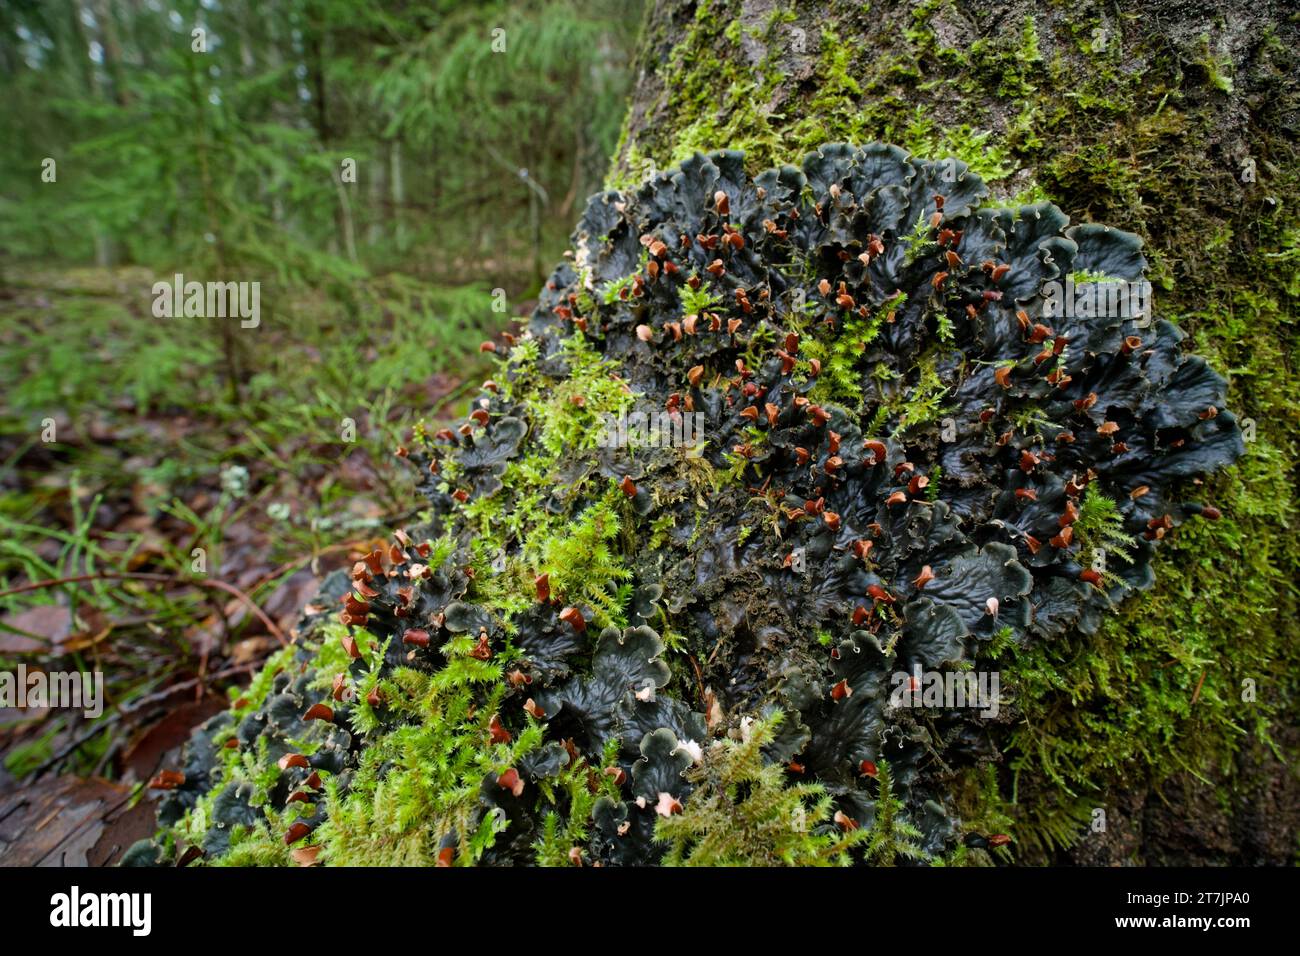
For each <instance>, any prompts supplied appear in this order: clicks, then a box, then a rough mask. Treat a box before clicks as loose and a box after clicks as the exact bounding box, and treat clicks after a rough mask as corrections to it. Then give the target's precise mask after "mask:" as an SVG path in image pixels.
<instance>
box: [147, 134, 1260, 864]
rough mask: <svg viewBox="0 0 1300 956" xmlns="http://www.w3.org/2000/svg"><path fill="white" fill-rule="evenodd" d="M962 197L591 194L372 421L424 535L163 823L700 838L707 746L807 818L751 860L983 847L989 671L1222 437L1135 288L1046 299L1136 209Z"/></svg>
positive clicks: (727, 185)
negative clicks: (566, 234) (966, 797)
mask: <svg viewBox="0 0 1300 956" xmlns="http://www.w3.org/2000/svg"><path fill="white" fill-rule="evenodd" d="M987 194H988V189H987V187H986V185H985V184H984V183H983V181H982V180H981V179H980V178H979V177H978V176H977V175H975V174H974V173H973V172H972V171H971V170H970V169H969V167H968V166H967V165H966V164H965V163H963V162H961V161H959V160H956V159H951V158H950V159H942V160H938V161H933V162H931V161H926V160H920V159H915V158H912V157H910V156H909V155H908V154H907V153H905V152H904V151H902V150H901V149H898V148H897V147H892V146H885V145H882V144H878V143H876V144H870V145H867V146H863V147H855V146H849V145H844V144H828V145H824V146H822V147H820V148H819V149H818V150H816V151H814V152H812V153H809V154H808V155H807V156H805V157H804V158H803V160H802V163H801V164H800V166H798V167H795V166H783V167H780V168H776V169H771V170H768V171H766V172H764V173H762V174H760V175H758V176H756V177H751V176H750V175H749V174H748V173H747V172H746V167H745V161H744V157H743V155H742V154H740V153H737V152H734V151H729V152H716V153H711V154H709V155H707V156H706V155H703V154H696V155H694V156H692V157H691V158H690V159H688V160H687V161H686V162H684V163H683V164H682V165H681V166H680V167H678V168H675V169H673V170H671V171H669V172H666V173H663V174H659V175H656V176H655V177H653V178H652V179H651V180H650V181H648V182H647V183H645V184H644V185H643V186H641V187H640V188H639V189H637V190H636V191H635V192H622V193H619V192H609V193H605V194H602V195H598V196H596V197H593V198H592V200H591V201H590V203H589V205H588V208H587V211H586V213H585V215H584V217H583V219H582V221H581V222H580V223H579V226H578V229H577V231H576V232H575V235H574V248H573V254H572V263H571V264H565V265H563V266H561V267H560V268H559V269H557V270H556V272H555V273H554V275H553V276H552V278H551V280H550V281H549V282H548V283H547V285H546V288H545V289H544V291H543V294H542V297H541V301H540V303H539V305H538V308H537V311H536V312H535V314H534V316H533V318H532V321H531V322H530V324H529V326H528V329H527V330H526V332H525V333H524V334H523V336H522V337H521V338H518V339H516V340H515V341H513V342H512V343H511V344H512V347H511V349H510V351H509V353H508V354H504V353H505V350H504V349H502V352H503V355H502V359H501V364H500V369H499V375H498V379H499V380H498V381H491V382H488V383H485V386H484V390H483V392H482V394H481V395H480V396H479V397H478V398H477V399H476V400H475V401H474V402H473V404H472V406H471V408H472V410H471V413H470V415H469V417H468V420H466V421H465V422H464V423H463V424H462V425H460V426H459V427H456V428H446V429H442V430H440V431H438V432H437V433H436V434H429V433H428V431H427V430H421V431H420V433H419V434H418V435H417V441H416V443H415V446H414V447H413V448H412V449H410V450H409V451H406V452H405V454H406V455H407V456H408V457H409V458H410V461H411V463H412V464H413V465H414V466H415V467H416V468H418V469H419V471H420V473H421V475H422V484H421V490H422V491H423V492H424V494H425V495H426V496H427V498H428V502H429V511H428V514H427V515H426V518H427V527H426V528H423V529H421V531H420V532H419V533H415V532H412V533H410V534H408V533H406V532H404V531H399V532H397V533H396V534H395V536H394V540H393V542H392V543H391V544H390V545H389V546H387V547H385V548H379V549H376V550H375V551H373V552H371V553H370V554H368V555H365V556H364V557H363V558H362V559H361V560H359V561H357V562H356V564H355V565H354V566H353V568H352V569H351V572H350V574H348V575H346V580H345V581H343V582H342V585H343V586H342V587H336V589H335V592H334V593H335V594H336V599H337V600H338V601H339V604H340V605H341V609H340V610H339V612H338V614H337V616H336V617H335V618H334V619H333V620H331V621H329V622H328V623H326V622H320V621H318V622H315V624H314V626H311V627H309V628H308V632H309V633H310V634H311V637H310V639H309V640H308V641H306V642H305V643H304V644H303V645H302V646H301V647H299V648H296V649H294V650H293V652H292V653H286V654H285V655H284V656H283V658H282V659H280V660H277V661H276V662H275V664H274V665H273V666H274V667H276V668H278V672H277V673H276V674H275V675H274V676H273V677H272V678H271V679H270V682H269V683H268V680H267V678H266V677H265V676H263V677H261V678H259V681H258V688H259V689H258V693H257V694H256V696H255V698H253V699H249V700H246V701H243V702H242V703H241V704H240V706H239V707H238V708H237V710H236V712H235V717H237V718H238V720H239V723H238V727H237V729H236V730H234V732H233V733H232V732H231V731H232V720H233V719H234V718H232V716H231V715H223V716H222V717H221V718H219V719H218V720H217V721H215V722H214V723H213V724H212V725H211V726H209V727H208V728H207V730H206V731H201V732H200V734H199V737H198V738H197V739H196V741H195V746H194V747H192V748H191V750H190V752H189V758H188V765H187V768H186V770H185V772H184V775H183V782H182V783H180V785H178V786H176V787H174V788H173V790H172V791H171V793H170V795H169V797H168V801H169V803H168V806H169V807H171V808H174V810H175V812H173V811H172V810H169V812H168V820H169V821H174V822H173V823H172V826H171V827H170V829H169V830H168V831H167V832H166V833H165V834H164V837H163V846H164V849H165V850H166V851H167V852H168V853H171V854H179V853H182V852H185V848H186V847H188V846H195V847H198V848H199V850H200V851H201V852H202V853H203V854H205V859H208V860H211V861H213V862H238V863H243V862H254V861H256V862H269V861H283V860H289V859H292V860H294V861H296V862H335V863H453V862H454V863H464V864H470V863H487V864H493V863H531V862H544V863H555V862H601V863H621V864H645V863H654V862H657V861H659V860H660V859H661V857H663V855H664V853H665V852H666V851H667V850H668V848H669V847H668V844H673V845H674V848H673V849H672V851H671V855H670V861H688V860H693V859H696V860H698V861H699V862H710V861H712V862H718V861H721V860H725V861H727V862H734V861H735V860H734V858H735V856H736V854H743V852H744V851H743V850H742V848H743V846H744V840H743V839H742V840H740V841H739V842H734V841H733V842H731V843H727V844H726V845H725V846H723V847H721V848H719V849H718V850H717V852H716V853H715V852H714V851H712V850H710V849H708V847H709V846H711V845H712V844H714V843H717V842H718V839H719V836H718V834H717V833H716V830H717V826H716V818H717V815H718V814H720V813H725V812H727V811H726V809H725V805H724V804H723V803H721V802H720V801H722V800H723V799H726V800H734V799H735V795H734V794H730V795H728V794H727V793H726V791H725V786H723V785H722V784H721V780H722V778H723V777H725V776H726V775H727V774H732V773H737V774H742V775H748V777H747V779H748V780H749V783H750V784H753V785H755V786H758V787H759V788H760V789H763V790H765V791H768V793H765V794H764V795H763V799H761V800H760V801H759V802H756V803H753V804H744V803H743V801H742V806H741V807H740V808H739V809H738V812H743V813H753V814H756V815H757V819H758V820H759V821H762V820H763V819H765V818H767V817H770V815H771V814H772V813H773V812H776V811H778V810H780V811H782V812H784V811H785V810H793V809H794V808H795V807H801V808H803V810H804V813H805V815H806V814H808V813H811V819H810V820H809V819H805V824H806V825H807V826H808V827H811V829H810V830H807V831H800V830H798V829H796V830H795V831H793V832H791V833H788V834H786V835H785V837H786V838H788V839H787V840H786V842H785V843H778V844H774V845H778V846H784V849H782V850H780V851H778V853H777V856H778V857H781V858H783V859H784V858H786V857H789V859H790V861H791V862H796V861H805V862H806V861H811V860H812V859H822V860H825V861H829V862H848V861H857V862H864V863H878V864H890V863H895V862H905V861H922V860H948V859H950V860H953V861H958V862H960V861H963V860H964V859H965V858H966V856H967V855H969V854H967V853H966V852H965V850H971V849H976V850H988V849H993V850H996V849H997V848H998V847H999V846H1005V845H1006V841H1007V839H1008V835H1007V834H1005V833H1001V834H993V835H992V836H993V837H996V838H997V840H996V841H995V842H990V841H991V839H992V838H991V837H989V835H988V834H985V833H982V832H979V831H977V830H976V829H975V828H976V827H980V828H987V826H988V821H990V820H996V819H997V812H996V809H995V808H988V807H985V808H982V809H980V810H978V812H972V813H971V814H970V816H969V819H967V818H965V817H963V815H962V813H963V811H962V808H961V807H960V806H959V802H960V801H959V797H960V795H961V790H960V788H957V787H955V786H954V780H955V778H956V776H957V775H958V774H959V773H960V772H961V771H962V770H963V769H964V768H978V767H981V766H983V765H985V764H986V763H987V761H988V760H989V759H990V758H994V757H996V756H997V755H998V754H999V740H1000V739H1001V738H1002V737H1003V736H1004V735H1005V727H1004V725H1003V724H1000V723H999V722H998V717H999V713H1000V712H1001V707H1002V704H1003V701H1002V698H1001V696H1000V693H999V690H998V687H997V685H996V684H994V685H993V686H992V689H991V692H990V690H989V688H988V686H987V684H986V681H987V680H988V679H989V678H990V671H991V670H992V669H994V668H995V667H996V666H997V663H996V662H997V661H999V660H1004V659H1006V658H1007V656H1008V655H1013V656H1022V655H1023V656H1030V655H1048V656H1050V655H1051V654H1053V653H1054V648H1056V647H1058V646H1061V645H1063V644H1066V643H1068V642H1070V641H1088V640H1092V639H1093V636H1094V635H1095V634H1096V632H1097V630H1098V627H1099V624H1100V622H1101V621H1102V620H1103V619H1104V618H1105V617H1106V616H1107V615H1108V614H1110V613H1111V612H1112V610H1113V608H1115V607H1116V606H1117V605H1118V604H1119V603H1120V602H1121V601H1123V600H1124V599H1125V598H1127V597H1129V596H1130V595H1132V594H1133V593H1134V592H1137V591H1140V590H1142V589H1145V588H1147V587H1149V586H1150V585H1151V583H1152V580H1153V574H1152V564H1151V559H1152V556H1153V554H1154V550H1155V548H1156V546H1157V545H1158V544H1159V542H1160V541H1161V540H1162V539H1164V538H1165V537H1166V536H1174V535H1175V534H1176V532H1175V529H1176V528H1177V527H1178V526H1179V525H1180V524H1182V523H1183V521H1184V520H1185V519H1187V518H1197V519H1216V518H1218V517H1220V509H1218V508H1216V507H1214V506H1212V505H1208V504H1202V503H1200V502H1198V501H1195V500H1189V499H1188V498H1187V497H1185V496H1184V495H1182V494H1178V493H1176V489H1177V488H1178V486H1179V485H1180V484H1181V483H1183V482H1187V481H1197V480H1201V479H1202V478H1203V476H1206V475H1209V474H1211V473H1213V472H1214V471H1215V470H1217V469H1220V468H1222V467H1224V466H1226V465H1228V464H1230V463H1231V462H1233V461H1234V460H1236V459H1237V458H1238V457H1240V455H1241V454H1242V452H1243V444H1242V438H1241V433H1240V430H1239V428H1238V424H1237V420H1236V418H1235V416H1234V415H1233V413H1232V412H1231V411H1230V410H1228V409H1227V407H1226V402H1225V396H1224V389H1225V383H1224V381H1223V379H1222V378H1220V377H1219V376H1218V375H1216V374H1215V373H1214V372H1212V371H1211V370H1210V369H1209V368H1208V366H1207V365H1206V364H1205V362H1204V361H1202V360H1201V359H1199V358H1197V357H1189V356H1187V355H1185V354H1184V353H1183V350H1182V347H1181V343H1182V338H1183V337H1182V334H1181V333H1180V332H1179V331H1178V330H1177V329H1176V328H1175V327H1174V326H1173V325H1171V324H1169V323H1168V322H1165V321H1163V320H1160V319H1157V318H1155V317H1154V316H1153V315H1152V314H1150V312H1149V311H1148V310H1146V309H1145V307H1144V306H1143V305H1142V304H1141V303H1142V302H1145V301H1146V300H1142V299H1134V300H1133V301H1129V300H1124V302H1123V303H1119V304H1117V303H1118V300H1116V303H1112V304H1111V305H1108V306H1107V307H1106V308H1103V309H1093V308H1087V309H1082V310H1076V309H1075V308H1074V307H1073V305H1071V306H1070V307H1068V308H1061V307H1060V302H1059V295H1060V288H1059V287H1060V284H1061V283H1062V282H1065V281H1066V280H1067V279H1069V280H1070V281H1071V282H1072V281H1073V278H1074V277H1076V276H1078V277H1081V278H1082V279H1085V280H1089V279H1090V280H1093V281H1094V284H1098V283H1096V282H1095V280H1096V279H1098V278H1102V279H1105V280H1106V282H1107V283H1113V284H1120V283H1123V284H1124V285H1125V286H1126V287H1128V286H1132V287H1134V288H1137V287H1140V286H1142V284H1143V282H1144V275H1145V268H1146V262H1145V259H1144V258H1143V255H1142V252H1141V246H1142V244H1141V241H1140V240H1139V239H1138V238H1137V237H1136V236H1134V235H1132V234H1129V233H1125V232H1121V231H1119V230H1114V229H1110V228H1107V227H1103V226H1095V225H1091V224H1080V225H1070V223H1069V221H1068V219H1067V217H1065V216H1064V215H1063V214H1062V213H1061V212H1060V210H1058V209H1056V208H1055V207H1053V206H1050V205H1048V204H1033V205H1028V206H1024V207H1019V208H1014V209H1013V208H1006V207H994V208H990V209H983V208H981V205H982V202H983V200H984V199H985V197H986V196H987ZM611 290H613V291H611ZM691 310H693V311H691ZM637 407H641V408H644V409H646V410H647V414H649V415H650V419H649V420H653V421H655V422H657V423H658V426H660V429H659V430H656V429H653V428H652V429H648V430H646V431H645V432H636V433H635V434H634V435H633V434H625V433H624V429H623V428H622V427H621V426H619V425H616V424H615V422H616V421H621V420H622V419H623V418H624V417H626V416H627V415H628V413H629V410H631V409H635V408H637ZM688 416H689V418H690V420H691V422H692V427H691V429H690V434H691V438H690V440H689V441H688V440H686V437H685V436H686V431H685V430H684V428H683V427H682V426H683V424H684V422H685V420H686V418H687V417H688ZM665 429H666V430H665ZM651 542H653V544H651ZM1107 559H1108V560H1107ZM993 676H994V677H996V675H993ZM967 678H969V679H970V680H969V681H968V680H967ZM923 679H924V682H925V685H926V686H925V690H924V692H922V687H921V684H922V681H923ZM936 679H937V681H938V683H937V685H936V683H935V681H936ZM958 679H960V684H959V683H958ZM936 686H938V687H939V688H940V693H939V694H937V695H936V696H933V697H932V695H931V691H932V690H934V688H935V687H936ZM945 686H946V687H948V688H949V690H948V691H947V692H946V693H947V694H948V696H944V692H943V691H942V688H943V687H945ZM957 686H961V687H962V688H963V690H962V696H961V697H960V698H953V697H952V694H953V690H952V689H953V688H956V687H957ZM967 688H969V689H970V693H971V695H972V696H971V698H970V699H969V700H967V698H966V696H965V695H966V692H967V691H966V689H967ZM977 688H978V692H977V690H976V689H977ZM976 705H978V706H976ZM776 710H779V711H781V713H782V714H783V715H784V716H783V718H782V719H780V720H779V721H778V720H776V719H775V718H774V717H773V716H772V715H773V714H774V712H775V711H776ZM755 717H767V718H768V719H769V720H770V723H769V724H768V725H765V726H770V727H771V728H773V730H772V732H770V733H769V732H768V731H767V730H762V731H760V732H759V737H758V738H757V739H758V740H759V741H760V743H759V744H758V746H760V747H761V749H762V750H763V752H764V755H765V758H766V759H767V760H768V761H770V762H771V763H772V767H771V768H768V769H759V768H758V767H757V766H756V765H755V762H754V759H753V753H752V750H753V749H754V738H752V737H749V738H747V730H746V728H748V727H749V721H750V720H751V719H753V718H755ZM751 729H752V728H751ZM726 733H731V734H733V735H736V736H738V738H739V739H740V740H741V741H742V743H741V744H740V745H739V749H736V748H735V747H734V746H733V745H727V744H722V745H721V746H720V747H719V748H714V747H710V749H709V754H710V755H711V757H712V759H713V760H714V761H720V762H721V766H720V767H719V766H718V765H715V764H710V763H709V759H710V758H709V757H706V752H705V748H706V746H708V745H709V742H710V739H711V738H712V737H714V736H717V735H722V734H726ZM747 748H748V749H747ZM696 765H700V766H699V768H698V769H692V768H694V767H696ZM787 784H788V785H789V787H790V789H789V791H788V792H780V791H781V789H782V788H783V787H784V786H785V785H787ZM720 787H722V789H721V790H720V789H719V788H720ZM697 788H703V793H704V795H702V796H701V797H700V800H701V803H700V806H699V808H698V809H696V810H692V807H693V800H694V799H695V793H696V790H697ZM679 815H680V817H681V822H680V823H678V822H677V821H676V819H675V818H677V817H678V816H679ZM662 821H667V822H662ZM756 825H757V824H756ZM790 825H791V826H795V821H793V820H791V821H790ZM819 828H820V829H819ZM859 832H860V833H861V834H862V836H860V837H851V836H849V835H850V834H854V833H859ZM970 841H973V842H970ZM980 841H984V842H985V843H987V844H988V846H980V845H978V844H979V843H980ZM963 848H965V850H963ZM164 855H166V854H164ZM986 856H987V854H986ZM753 859H754V860H755V861H757V860H758V859H759V857H758V856H754V857H753Z"/></svg>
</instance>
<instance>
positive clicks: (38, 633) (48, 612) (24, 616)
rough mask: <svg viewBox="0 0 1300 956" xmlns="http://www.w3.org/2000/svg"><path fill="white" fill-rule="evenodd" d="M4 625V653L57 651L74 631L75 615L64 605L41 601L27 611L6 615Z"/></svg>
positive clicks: (0, 648) (0, 645) (0, 640)
mask: <svg viewBox="0 0 1300 956" xmlns="http://www.w3.org/2000/svg"><path fill="white" fill-rule="evenodd" d="M3 624H4V628H3V629H0V654H39V653H42V652H45V653H49V652H51V651H55V652H57V649H58V648H59V646H60V645H61V644H62V643H63V642H64V641H65V640H67V638H68V635H69V634H70V633H71V632H72V615H71V614H70V613H69V612H68V609H67V608H66V607H64V606H63V605H61V604H38V605H37V606H36V607H32V608H28V609H27V610H26V611H19V612H18V613H17V614H8V615H6V616H5V618H4V620H3ZM10 628H12V629H13V630H9V629H10ZM13 631H21V632H22V633H21V634H15V633H13Z"/></svg>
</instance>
